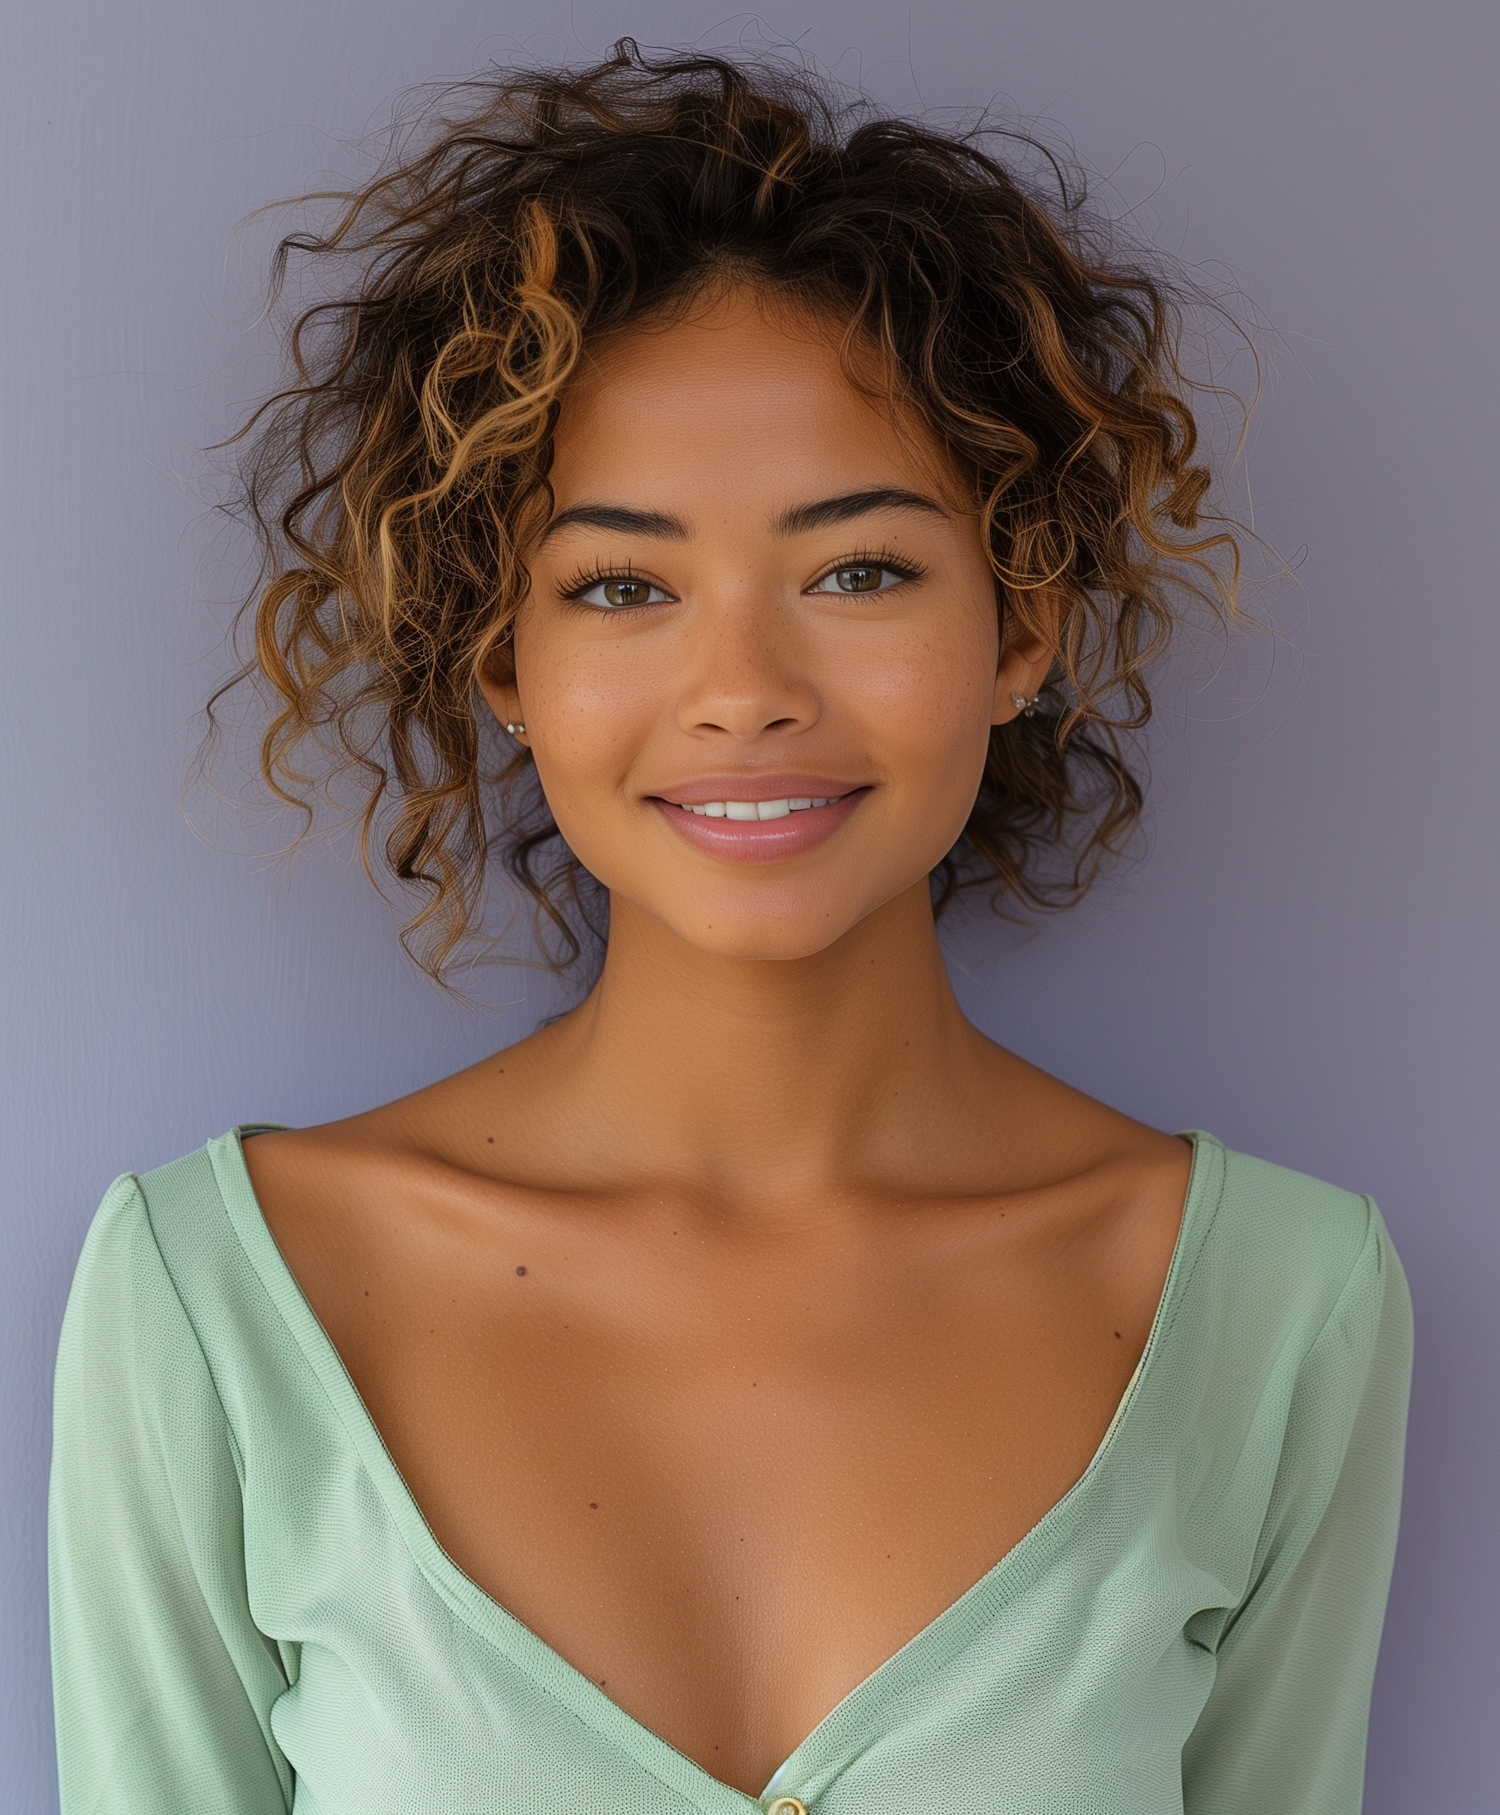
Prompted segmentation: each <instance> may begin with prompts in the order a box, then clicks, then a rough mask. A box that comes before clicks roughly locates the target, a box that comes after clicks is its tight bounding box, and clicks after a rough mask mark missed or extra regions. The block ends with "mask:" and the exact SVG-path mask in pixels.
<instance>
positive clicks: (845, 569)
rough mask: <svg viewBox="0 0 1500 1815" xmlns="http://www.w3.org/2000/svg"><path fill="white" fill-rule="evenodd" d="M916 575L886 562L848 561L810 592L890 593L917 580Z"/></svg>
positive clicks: (910, 570)
mask: <svg viewBox="0 0 1500 1815" xmlns="http://www.w3.org/2000/svg"><path fill="white" fill-rule="evenodd" d="M916 577H917V576H916V573H915V572H914V571H913V570H912V569H911V568H909V567H896V566H893V565H892V564H891V563H889V562H886V561H848V562H845V564H844V565H843V566H842V567H835V568H834V569H833V571H832V572H831V573H826V574H824V576H823V578H822V579H821V580H819V581H818V582H817V584H816V585H813V586H809V587H808V589H807V590H808V591H809V592H842V593H861V592H889V591H890V589H891V587H893V586H900V585H901V584H902V582H903V581H905V580H914V579H916Z"/></svg>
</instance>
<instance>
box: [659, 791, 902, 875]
mask: <svg viewBox="0 0 1500 1815" xmlns="http://www.w3.org/2000/svg"><path fill="white" fill-rule="evenodd" d="M868 792H869V789H868V788H866V787H862V786H860V785H859V784H857V783H850V782H847V781H836V780H834V779H833V778H832V777H830V776H826V775H806V774H800V773H799V774H791V773H787V774H780V773H778V774H762V775H755V776H749V775H699V776H695V777H694V778H693V779H692V781H690V782H683V783H682V784H681V786H679V787H671V788H665V789H663V790H662V793H661V794H657V795H652V796H651V797H650V799H651V805H652V806H653V807H654V808H655V809H656V811H657V812H658V813H660V814H661V815H662V817H663V818H664V819H665V820H666V821H667V823H668V824H669V825H670V826H671V827H672V829H673V831H675V832H676V833H677V834H678V835H679V836H680V837H682V838H685V839H686V840H687V841H688V843H689V844H690V845H693V846H694V847H695V848H696V849H698V850H700V851H702V852H704V853H705V854H706V855H708V856H711V857H718V858H721V859H724V860H727V861H728V862H731V863H734V862H739V863H774V862H776V861H778V860H779V859H782V858H787V857H799V856H801V855H802V853H803V852H805V851H811V850H815V849H816V848H817V846H819V845H820V844H822V843H823V841H824V840H825V839H827V838H831V837H832V835H833V834H834V833H835V832H836V831H837V830H838V829H839V827H840V826H841V825H842V824H843V823H844V821H845V820H846V819H847V818H848V817H849V815H850V814H851V813H853V812H854V810H855V808H856V807H858V805H859V803H860V801H861V800H863V799H864V797H865V795H866V794H867V793H868ZM793 799H804V800H824V801H826V802H827V803H828V804H827V805H826V806H821V807H801V808H798V809H796V810H794V811H792V812H790V813H787V814H785V815H784V816H782V817H780V818H776V819H731V818H728V817H725V818H708V817H706V816H705V815H703V814H700V813H694V812H693V811H692V810H691V809H692V808H693V807H695V806H696V807H701V806H704V805H706V804H707V803H708V802H710V801H744V802H752V801H754V802H760V801H775V800H793Z"/></svg>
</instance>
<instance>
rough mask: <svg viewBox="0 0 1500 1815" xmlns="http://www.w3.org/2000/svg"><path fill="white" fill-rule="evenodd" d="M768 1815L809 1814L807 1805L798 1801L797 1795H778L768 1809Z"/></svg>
mask: <svg viewBox="0 0 1500 1815" xmlns="http://www.w3.org/2000/svg"><path fill="white" fill-rule="evenodd" d="M766 1815H807V1805H806V1803H801V1802H798V1800H797V1798H796V1797H795V1796H778V1797H777V1798H776V1800H775V1802H773V1803H772V1804H771V1806H770V1807H769V1808H768V1809H767V1810H766Z"/></svg>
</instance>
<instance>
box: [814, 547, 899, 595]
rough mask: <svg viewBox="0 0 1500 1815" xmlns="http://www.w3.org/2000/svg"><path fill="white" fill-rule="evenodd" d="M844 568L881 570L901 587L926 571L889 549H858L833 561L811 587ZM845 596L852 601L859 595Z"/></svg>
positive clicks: (882, 589) (884, 589)
mask: <svg viewBox="0 0 1500 1815" xmlns="http://www.w3.org/2000/svg"><path fill="white" fill-rule="evenodd" d="M844 567H879V568H883V569H884V570H885V572H886V573H893V574H895V576H896V580H897V584H898V585H903V586H904V585H905V584H907V582H908V581H911V580H920V579H921V577H922V575H923V574H924V573H926V571H927V569H926V568H925V567H924V566H923V565H922V563H921V562H920V561H908V560H905V559H904V558H903V557H902V556H900V555H897V554H894V553H892V551H891V550H890V549H889V548H859V549H855V550H853V551H852V552H851V553H849V554H847V555H840V556H839V558H838V560H837V561H834V562H832V563H831V564H830V565H829V566H827V567H825V568H824V569H823V571H822V573H820V574H819V575H818V577H817V579H816V580H814V581H813V583H812V584H813V586H821V585H822V584H823V582H824V581H825V580H828V579H831V578H832V577H833V575H834V574H836V573H838V572H839V570H840V569H841V568H844ZM808 590H809V591H811V590H812V588H811V587H809V588H808ZM880 590H881V591H882V592H889V591H890V590H891V588H890V587H888V586H886V587H882V588H881V589H880ZM847 596H848V597H849V598H851V599H852V598H858V597H859V596H860V595H859V594H858V593H850V594H848V595H847ZM865 596H866V597H872V596H873V595H871V594H866V595H865Z"/></svg>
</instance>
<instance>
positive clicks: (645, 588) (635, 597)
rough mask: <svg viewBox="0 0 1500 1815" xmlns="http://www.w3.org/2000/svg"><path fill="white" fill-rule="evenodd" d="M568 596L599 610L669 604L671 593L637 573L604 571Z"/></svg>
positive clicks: (570, 592) (570, 590)
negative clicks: (605, 572)
mask: <svg viewBox="0 0 1500 1815" xmlns="http://www.w3.org/2000/svg"><path fill="white" fill-rule="evenodd" d="M567 596H568V597H569V598H570V599H572V600H575V601H576V602H577V603H578V604H580V605H592V606H593V607H594V609H595V610H596V611H633V610H638V609H639V608H640V607H641V606H642V605H667V604H670V603H671V602H672V595H671V593H669V592H667V591H665V590H664V589H663V588H662V587H660V586H654V585H653V584H652V583H651V581H650V580H643V579H641V578H640V576H639V575H638V574H628V573H617V574H604V575H600V576H599V577H598V578H596V579H593V580H590V581H588V582H587V583H586V584H584V585H582V586H577V587H570V588H569V590H568V594H567Z"/></svg>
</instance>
